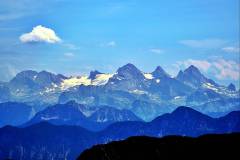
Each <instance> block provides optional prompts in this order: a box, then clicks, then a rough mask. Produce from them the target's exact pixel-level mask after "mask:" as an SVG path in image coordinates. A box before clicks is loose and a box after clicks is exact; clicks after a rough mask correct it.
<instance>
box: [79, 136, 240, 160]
mask: <svg viewBox="0 0 240 160" xmlns="http://www.w3.org/2000/svg"><path fill="white" fill-rule="evenodd" d="M239 144H240V134H225V135H224V134H223V135H204V136H201V137H198V138H190V137H180V136H168V137H164V138H152V137H130V138H128V139H126V140H123V141H118V142H111V143H108V144H104V145H97V146H94V147H92V148H90V149H87V150H85V151H84V152H83V153H82V154H81V155H80V156H79V157H78V160H105V159H107V160H116V159H117V160H126V159H137V160H146V159H149V160H159V159H163V160H165V159H176V158H177V159H194V157H198V158H199V159H205V158H206V157H208V158H209V159H210V158H213V159H221V158H223V157H228V159H235V158H236V157H238V154H237V153H238V150H237V148H238V147H240V146H239ZM237 146H238V147H237Z"/></svg>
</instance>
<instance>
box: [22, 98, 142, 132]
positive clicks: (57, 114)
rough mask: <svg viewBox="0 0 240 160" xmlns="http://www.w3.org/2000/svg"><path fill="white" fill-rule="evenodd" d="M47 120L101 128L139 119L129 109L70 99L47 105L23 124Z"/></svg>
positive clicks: (90, 128) (94, 128) (91, 128)
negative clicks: (77, 101) (65, 101)
mask: <svg viewBox="0 0 240 160" xmlns="http://www.w3.org/2000/svg"><path fill="white" fill-rule="evenodd" d="M42 121H47V122H49V123H52V124H56V125H76V126H82V127H83V128H86V129H89V130H93V131H96V130H101V129H103V128H105V127H106V126H108V125H109V124H111V123H114V122H119V121H140V119H139V118H138V117H137V116H135V115H134V114H133V113H132V112H131V111H128V110H118V109H116V108H113V107H109V106H86V105H82V104H78V103H75V102H74V101H70V102H68V103H66V104H57V105H53V106H49V107H48V108H46V109H44V110H43V111H40V112H38V113H37V114H36V115H35V116H34V117H33V118H32V119H31V120H30V121H29V122H28V123H26V124H25V126H29V125H32V124H36V123H39V122H42Z"/></svg>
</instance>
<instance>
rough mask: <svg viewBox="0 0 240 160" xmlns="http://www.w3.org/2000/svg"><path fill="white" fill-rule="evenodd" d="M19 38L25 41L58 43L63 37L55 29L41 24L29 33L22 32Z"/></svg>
mask: <svg viewBox="0 0 240 160" xmlns="http://www.w3.org/2000/svg"><path fill="white" fill-rule="evenodd" d="M19 39H20V41H21V42H23V43H31V42H46V43H57V42H60V41H61V39H60V38H59V37H58V36H57V35H56V33H55V32H54V30H52V29H50V28H46V27H44V26H41V25H38V26H36V27H34V28H33V30H32V31H31V32H29V33H25V34H22V35H21V36H20V37H19Z"/></svg>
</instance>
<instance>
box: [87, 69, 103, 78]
mask: <svg viewBox="0 0 240 160" xmlns="http://www.w3.org/2000/svg"><path fill="white" fill-rule="evenodd" d="M98 74H102V73H101V72H99V71H98V70H94V71H91V72H90V74H89V76H88V78H89V79H95V78H96V75H98Z"/></svg>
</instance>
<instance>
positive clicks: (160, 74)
mask: <svg viewBox="0 0 240 160" xmlns="http://www.w3.org/2000/svg"><path fill="white" fill-rule="evenodd" d="M152 75H153V76H154V77H155V78H162V77H170V76H169V74H168V73H167V72H165V71H164V70H163V69H162V67H161V66H157V68H156V69H155V70H154V71H153V72H152Z"/></svg>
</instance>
